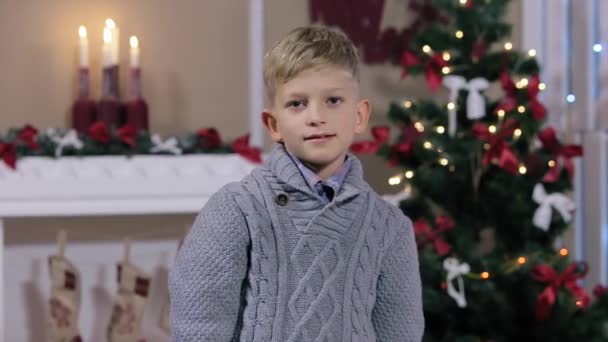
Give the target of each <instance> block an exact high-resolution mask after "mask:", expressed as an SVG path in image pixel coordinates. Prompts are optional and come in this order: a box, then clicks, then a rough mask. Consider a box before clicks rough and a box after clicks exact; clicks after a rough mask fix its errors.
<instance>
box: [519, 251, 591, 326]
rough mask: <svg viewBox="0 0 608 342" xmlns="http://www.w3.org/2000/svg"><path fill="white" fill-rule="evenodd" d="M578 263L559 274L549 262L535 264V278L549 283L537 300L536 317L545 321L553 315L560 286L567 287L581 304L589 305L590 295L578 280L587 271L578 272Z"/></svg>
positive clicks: (533, 273)
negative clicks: (552, 309) (552, 310)
mask: <svg viewBox="0 0 608 342" xmlns="http://www.w3.org/2000/svg"><path fill="white" fill-rule="evenodd" d="M577 267H578V265H577V264H576V263H574V262H573V263H572V264H570V265H569V266H568V267H566V269H565V270H564V272H562V274H558V273H557V272H556V271H555V270H554V269H553V267H551V266H550V265H547V264H540V265H537V266H535V267H534V268H533V269H532V271H531V275H532V278H534V279H535V280H538V281H541V282H544V283H547V284H548V285H547V287H546V288H545V289H544V290H543V292H541V293H540V295H539V296H538V298H537V300H536V319H537V320H539V321H544V320H547V319H548V318H549V316H550V315H551V308H552V307H553V304H555V301H556V299H557V292H558V290H559V288H560V287H562V286H563V287H565V288H567V289H568V290H570V292H571V293H572V294H573V295H574V296H575V297H576V299H577V300H578V301H580V306H582V307H586V306H587V305H589V300H590V298H589V295H588V294H587V292H585V290H584V289H583V288H582V287H580V286H579V285H578V284H577V283H576V281H577V280H578V279H581V278H583V277H584V276H585V275H586V273H587V271H586V269H585V270H584V271H583V272H577Z"/></svg>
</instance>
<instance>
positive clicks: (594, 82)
mask: <svg viewBox="0 0 608 342" xmlns="http://www.w3.org/2000/svg"><path fill="white" fill-rule="evenodd" d="M573 3H574V1H573V0H525V1H522V16H521V18H522V26H523V28H522V48H523V49H525V50H528V49H535V50H536V51H537V56H538V57H537V58H538V59H539V62H540V63H541V69H542V78H543V80H545V82H546V85H547V88H546V91H545V92H544V94H543V100H544V102H545V104H546V106H547V108H548V110H549V118H548V122H549V124H551V125H553V126H554V127H555V128H556V129H557V130H558V131H559V132H560V135H561V136H562V137H563V138H564V139H565V141H566V142H571V143H580V144H582V145H583V148H584V156H583V158H581V159H579V160H578V161H577V162H576V176H575V180H574V188H575V192H574V194H573V195H574V198H575V201H576V204H577V209H578V210H577V212H576V219H575V222H574V225H573V229H571V231H570V232H569V233H568V234H566V236H565V243H566V246H567V247H568V248H569V249H570V251H571V256H572V257H573V258H574V259H576V260H585V261H587V262H588V264H589V274H588V275H587V278H586V280H585V282H584V284H585V287H586V288H587V289H588V290H590V289H592V288H593V287H594V286H595V285H596V284H598V283H602V284H606V283H607V282H608V110H607V109H606V108H608V1H604V0H577V1H576V5H573ZM596 43H599V44H602V45H603V51H602V52H601V53H596V52H594V50H593V47H594V45H595V44H596ZM568 94H574V95H575V96H576V101H575V102H574V103H567V102H566V95H568Z"/></svg>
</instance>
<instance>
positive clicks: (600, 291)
mask: <svg viewBox="0 0 608 342" xmlns="http://www.w3.org/2000/svg"><path fill="white" fill-rule="evenodd" d="M607 293H608V286H603V285H600V284H597V285H596V286H595V288H593V294H594V295H595V296H596V297H598V298H599V297H602V296H603V295H605V294H607Z"/></svg>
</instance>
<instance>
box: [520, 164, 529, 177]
mask: <svg viewBox="0 0 608 342" xmlns="http://www.w3.org/2000/svg"><path fill="white" fill-rule="evenodd" d="M526 172H528V169H527V168H526V167H525V166H524V165H520V166H519V173H520V174H522V175H525V174H526Z"/></svg>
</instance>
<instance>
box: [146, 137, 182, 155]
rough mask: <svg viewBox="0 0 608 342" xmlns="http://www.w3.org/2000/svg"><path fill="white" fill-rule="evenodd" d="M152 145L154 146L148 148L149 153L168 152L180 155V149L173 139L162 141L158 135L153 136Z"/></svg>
mask: <svg viewBox="0 0 608 342" xmlns="http://www.w3.org/2000/svg"><path fill="white" fill-rule="evenodd" d="M152 144H154V146H152V148H150V152H152V153H159V152H169V153H173V154H182V149H181V148H179V146H178V142H177V139H176V138H175V137H171V138H169V139H167V140H165V141H163V140H162V139H161V137H160V135H158V134H154V135H153V136H152Z"/></svg>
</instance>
